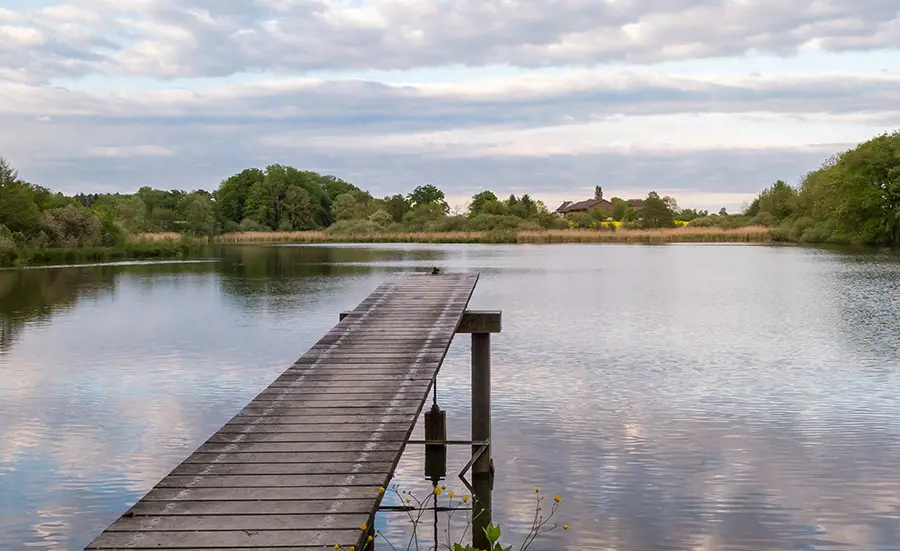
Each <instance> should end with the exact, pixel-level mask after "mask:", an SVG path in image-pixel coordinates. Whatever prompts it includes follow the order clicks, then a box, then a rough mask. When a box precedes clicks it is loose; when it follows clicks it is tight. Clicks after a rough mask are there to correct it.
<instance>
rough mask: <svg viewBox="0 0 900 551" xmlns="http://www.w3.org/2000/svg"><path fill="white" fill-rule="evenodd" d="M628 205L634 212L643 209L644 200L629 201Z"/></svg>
mask: <svg viewBox="0 0 900 551" xmlns="http://www.w3.org/2000/svg"><path fill="white" fill-rule="evenodd" d="M628 204H629V205H631V208H633V209H634V210H641V209H642V208H644V200H643V199H629V200H628Z"/></svg>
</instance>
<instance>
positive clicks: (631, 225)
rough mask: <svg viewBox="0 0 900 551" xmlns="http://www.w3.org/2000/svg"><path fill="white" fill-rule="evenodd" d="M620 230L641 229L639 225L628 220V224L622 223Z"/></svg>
mask: <svg viewBox="0 0 900 551" xmlns="http://www.w3.org/2000/svg"><path fill="white" fill-rule="evenodd" d="M621 228H622V229H623V230H639V229H641V225H640V224H638V223H637V222H635V221H633V220H629V221H628V222H622V226H621Z"/></svg>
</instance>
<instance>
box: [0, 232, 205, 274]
mask: <svg viewBox="0 0 900 551" xmlns="http://www.w3.org/2000/svg"><path fill="white" fill-rule="evenodd" d="M202 246H203V243H202V242H201V241H198V240H194V239H190V238H183V237H177V234H176V237H175V238H172V237H171V236H170V237H169V238H167V239H163V238H160V237H158V236H155V237H154V238H153V239H140V240H136V241H133V242H130V243H126V244H124V245H121V246H119V247H81V248H72V249H65V248H30V247H21V248H16V247H12V248H9V247H7V248H3V249H0V267H13V266H32V265H52V264H84V263H90V262H116V261H121V260H142V259H153V258H182V257H185V256H188V255H190V254H191V253H195V252H197V251H198V250H200V248H201V247H202Z"/></svg>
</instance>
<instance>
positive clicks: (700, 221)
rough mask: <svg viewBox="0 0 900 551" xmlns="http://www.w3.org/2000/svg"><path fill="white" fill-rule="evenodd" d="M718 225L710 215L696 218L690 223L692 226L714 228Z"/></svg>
mask: <svg viewBox="0 0 900 551" xmlns="http://www.w3.org/2000/svg"><path fill="white" fill-rule="evenodd" d="M715 225H716V221H715V220H713V219H712V218H710V217H709V216H701V217H700V218H694V219H693V220H691V222H690V223H689V224H688V226H691V227H692V228H712V227H713V226H715Z"/></svg>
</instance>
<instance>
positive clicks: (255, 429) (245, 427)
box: [218, 419, 409, 434]
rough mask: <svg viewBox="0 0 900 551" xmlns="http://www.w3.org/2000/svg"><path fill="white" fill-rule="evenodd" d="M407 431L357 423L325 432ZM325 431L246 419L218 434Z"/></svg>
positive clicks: (399, 425)
mask: <svg viewBox="0 0 900 551" xmlns="http://www.w3.org/2000/svg"><path fill="white" fill-rule="evenodd" d="M408 429H409V423H357V424H355V425H328V427H327V430H328V432H331V433H340V432H359V431H361V430H363V431H366V430H367V431H371V432H372V433H373V434H375V433H377V432H378V431H383V432H396V431H406V430H408ZM322 430H325V428H323V427H317V426H316V425H305V424H300V425H292V426H285V425H260V424H247V421H246V419H238V420H237V421H229V422H228V423H226V424H225V426H224V427H222V428H221V429H220V430H219V432H218V434H231V433H236V434H248V433H281V434H287V433H302V432H320V431H322Z"/></svg>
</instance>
